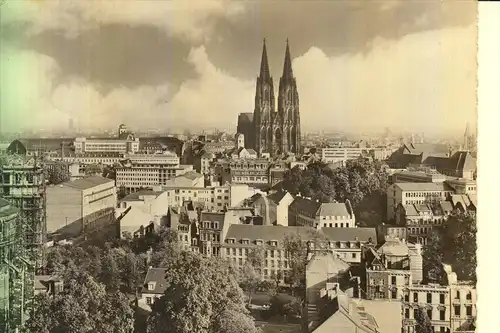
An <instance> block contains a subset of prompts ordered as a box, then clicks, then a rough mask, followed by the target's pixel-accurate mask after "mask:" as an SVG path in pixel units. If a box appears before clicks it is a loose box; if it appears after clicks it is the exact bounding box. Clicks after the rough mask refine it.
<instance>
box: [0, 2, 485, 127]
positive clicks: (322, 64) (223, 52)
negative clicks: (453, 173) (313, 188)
mask: <svg viewBox="0 0 500 333" xmlns="http://www.w3.org/2000/svg"><path fill="white" fill-rule="evenodd" d="M476 17H477V11H476V5H475V3H474V2H473V1H467V0H462V1H455V0H448V1H446V0H445V1H440V0H436V1H434V0H429V1H423V0H414V1H411V0H410V1H404V0H402V1H398V0H389V1H376V0H364V1H342V0H336V1H329V0H325V1H321V0H312V1H293V0H275V1H257V0H255V1H244V0H240V1H226V0H190V1H183V0H178V1H177V0H170V1H168V0H151V1H147V0H87V1H82V0H25V1H24V0H7V1H6V2H5V3H3V4H2V5H1V7H0V29H1V30H0V80H1V81H0V83H1V85H0V88H1V89H0V130H1V131H8V132H13V131H17V130H27V129H45V130H51V129H53V130H61V129H65V128H68V126H69V124H70V122H72V123H73V124H74V126H75V127H78V128H80V129H90V128H115V127H117V125H118V124H120V123H125V124H127V125H128V126H129V127H130V128H132V129H169V128H176V129H190V130H200V129H209V128H215V127H216V128H233V129H235V127H236V122H237V116H238V113H241V112H253V110H254V103H255V100H254V96H255V81H256V77H257V75H258V72H259V68H260V58H261V52H262V40H263V39H264V38H266V41H267V43H266V44H267V51H268V56H269V63H270V68H271V73H272V75H273V77H274V85H275V88H276V89H277V87H278V83H279V77H280V75H281V72H282V68H283V59H284V53H285V46H286V39H287V38H288V39H289V41H290V50H291V53H292V58H293V61H292V66H293V71H294V74H295V77H296V80H297V86H298V91H299V96H300V112H301V125H302V129H303V131H313V130H335V129H343V130H347V131H368V130H379V129H380V130H383V129H384V128H389V129H391V130H402V131H415V132H419V133H420V132H426V133H427V132H431V133H441V132H446V133H450V132H454V133H455V132H456V133H463V131H464V129H465V124H466V123H467V122H470V123H471V124H472V126H475V123H476V121H475V120H476V67H477V65H476V63H477V61H476V49H477V46H476V45H477V31H476ZM70 119H71V120H70Z"/></svg>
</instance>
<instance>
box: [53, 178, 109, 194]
mask: <svg viewBox="0 0 500 333" xmlns="http://www.w3.org/2000/svg"><path fill="white" fill-rule="evenodd" d="M114 182H115V181H114V180H113V179H109V178H104V177H101V176H89V177H85V178H82V179H77V180H74V181H70V182H66V183H64V184H63V185H64V186H68V187H72V188H75V189H78V190H82V191H83V190H86V189H89V188H92V187H96V186H99V185H103V184H107V183H114Z"/></svg>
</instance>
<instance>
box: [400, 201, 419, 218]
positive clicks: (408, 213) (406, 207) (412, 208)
mask: <svg viewBox="0 0 500 333" xmlns="http://www.w3.org/2000/svg"><path fill="white" fill-rule="evenodd" d="M403 208H404V210H405V212H406V216H415V215H418V212H417V210H416V209H415V206H413V205H412V204H409V205H403Z"/></svg>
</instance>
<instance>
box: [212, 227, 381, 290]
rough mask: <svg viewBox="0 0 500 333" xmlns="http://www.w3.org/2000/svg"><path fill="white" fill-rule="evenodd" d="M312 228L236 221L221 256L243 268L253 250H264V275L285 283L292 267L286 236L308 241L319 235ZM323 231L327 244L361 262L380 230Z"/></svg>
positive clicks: (348, 259)
mask: <svg viewBox="0 0 500 333" xmlns="http://www.w3.org/2000/svg"><path fill="white" fill-rule="evenodd" d="M312 231H314V230H313V229H312V228H308V227H283V226H267V225H249V224H232V225H230V226H229V228H228V232H227V234H226V237H225V239H224V243H223V245H222V249H221V256H222V257H225V258H228V259H229V260H230V261H232V262H233V263H234V264H235V266H236V267H239V268H241V267H243V265H244V263H245V261H246V258H247V257H248V255H249V253H250V252H251V251H252V249H256V248H260V249H263V250H264V259H265V260H264V263H263V266H262V267H261V269H259V272H260V274H261V276H262V278H264V279H267V280H273V279H276V278H279V280H280V282H281V283H284V282H285V280H284V279H285V277H286V271H288V270H289V269H290V266H289V264H288V260H287V258H286V257H285V251H284V248H283V242H284V239H285V237H286V235H291V236H294V235H296V236H299V237H300V238H301V239H302V240H303V241H304V242H307V241H311V240H313V239H314V237H315V236H314V233H313V232H312ZM320 232H321V233H323V235H324V236H325V238H326V242H327V244H325V246H327V247H328V249H329V250H331V251H332V252H333V253H335V254H336V256H338V258H339V259H341V260H343V261H344V262H346V263H349V264H359V263H360V262H361V249H362V247H363V246H365V245H368V244H375V242H376V232H375V229H373V228H350V229H348V228H343V229H341V228H322V229H321V231H320ZM304 246H306V244H304Z"/></svg>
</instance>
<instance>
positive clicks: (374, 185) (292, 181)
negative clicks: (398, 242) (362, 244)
mask: <svg viewBox="0 0 500 333" xmlns="http://www.w3.org/2000/svg"><path fill="white" fill-rule="evenodd" d="M388 185H389V175H388V173H387V172H385V170H384V168H383V165H382V163H380V162H378V161H369V160H366V159H357V160H348V161H347V162H346V165H345V166H343V167H339V168H335V169H332V168H330V167H329V166H328V165H327V164H325V163H323V162H319V161H316V162H313V163H311V164H309V165H308V167H307V168H306V169H305V170H301V169H300V168H298V167H295V168H293V169H291V170H289V171H287V172H286V174H285V177H284V180H283V188H284V189H285V190H287V191H288V192H290V193H291V194H293V195H297V194H300V195H301V196H303V197H309V198H311V199H312V200H319V201H320V202H333V201H339V202H345V200H347V199H348V200H349V201H350V202H351V205H352V206H353V209H354V211H355V213H356V215H357V217H358V219H359V218H361V219H362V220H364V221H365V222H367V223H370V224H378V223H381V222H382V221H384V219H385V215H386V214H385V206H386V197H385V192H386V190H387V187H388Z"/></svg>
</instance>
